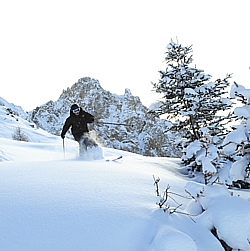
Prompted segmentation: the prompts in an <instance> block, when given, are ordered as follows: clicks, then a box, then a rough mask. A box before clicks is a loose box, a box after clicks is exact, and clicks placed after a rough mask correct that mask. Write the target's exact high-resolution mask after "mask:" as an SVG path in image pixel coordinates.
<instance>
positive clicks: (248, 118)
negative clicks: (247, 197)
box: [223, 83, 250, 188]
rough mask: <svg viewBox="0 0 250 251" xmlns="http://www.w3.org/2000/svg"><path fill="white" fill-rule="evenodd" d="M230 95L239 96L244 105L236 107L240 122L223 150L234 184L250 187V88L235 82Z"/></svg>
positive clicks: (238, 98) (235, 112)
mask: <svg viewBox="0 0 250 251" xmlns="http://www.w3.org/2000/svg"><path fill="white" fill-rule="evenodd" d="M230 96H231V97H232V98H237V101H239V102H241V103H242V106H241V107H239V106H237V107H236V108H235V109H234V115H235V116H236V121H239V122H240V123H239V124H238V125H234V126H233V131H232V132H230V133H229V134H228V135H227V137H226V138H225V140H224V142H223V145H224V147H223V151H224V154H225V158H226V159H227V161H228V165H229V166H231V169H230V174H229V176H230V177H231V181H232V185H234V186H238V187H240V188H250V135H249V133H250V90H249V89H245V87H244V86H242V85H238V84H236V83H234V84H233V85H232V87H231V92H230Z"/></svg>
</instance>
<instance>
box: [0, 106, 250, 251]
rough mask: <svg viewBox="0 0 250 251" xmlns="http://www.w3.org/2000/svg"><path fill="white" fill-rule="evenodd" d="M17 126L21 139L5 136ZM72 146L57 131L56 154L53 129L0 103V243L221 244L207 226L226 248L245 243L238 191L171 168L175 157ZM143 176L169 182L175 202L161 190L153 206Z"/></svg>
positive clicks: (152, 249)
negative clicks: (163, 201) (81, 150)
mask: <svg viewBox="0 0 250 251" xmlns="http://www.w3.org/2000/svg"><path fill="white" fill-rule="evenodd" d="M17 126H20V127H21V128H22V130H23V132H25V133H26V134H27V135H28V137H29V139H30V142H19V141H14V140H12V139H11V135H12V133H13V129H14V128H15V127H17ZM77 151H78V146H77V143H76V142H74V141H71V140H69V139H66V140H65V156H64V154H63V148H62V140H61V138H60V137H57V136H53V135H50V134H48V133H46V132H44V131H42V130H40V129H36V128H34V127H32V126H30V124H29V123H27V122H26V121H24V120H22V119H20V118H18V119H13V117H9V115H6V109H5V107H4V106H0V250H1V251H24V250H25V251H26V250H32V251H33V250H36V251H40V250H41V251H57V250H58V251H59V250H60V251H64V250H65V251H69V250H72V251H78V250H79V251H80V250H81V251H83V250H86V251H90V250H91V251H92V250H102V251H104V250H108V251H117V250H119V251H141V250H144V251H158V250H160V251H169V250H171V251H173V250H174V251H175V250H179V251H182V250H183V251H195V250H199V251H211V250H213V251H217V250H218V251H220V250H224V248H223V247H222V245H221V243H220V242H219V241H218V239H216V238H215V237H214V235H212V234H211V231H210V230H211V229H212V228H213V227H215V228H216V229H217V235H218V236H219V237H220V238H222V239H223V240H224V241H226V242H227V244H228V245H229V246H231V247H232V248H234V249H235V250H236V249H240V250H250V244H249V240H250V204H249V201H248V200H249V192H248V191H244V190H242V191H240V190H239V191H234V196H231V194H230V193H229V191H228V190H227V189H226V188H225V187H224V186H220V185H214V186H204V185H203V184H200V183H197V182H195V181H192V180H190V179H189V178H187V177H186V176H184V175H183V174H181V170H182V167H181V163H180V160H179V159H170V158H157V157H143V156H140V155H136V154H132V153H128V152H122V151H118V150H114V149H108V148H102V151H103V152H102V155H100V148H99V149H97V150H92V155H86V156H85V157H83V158H79V157H77ZM121 154H122V155H123V158H122V159H121V160H118V161H108V162H107V161H106V159H112V158H114V157H116V156H119V155H121ZM95 155H98V159H97V160H94V157H96V156H95ZM153 175H154V177H156V178H157V177H160V179H161V181H160V183H159V188H160V192H161V193H162V192H163V191H164V190H165V189H166V187H167V185H170V191H171V192H173V193H174V194H170V197H173V198H174V199H175V201H177V202H178V203H180V204H182V205H181V206H180V208H178V209H177V210H176V212H173V210H174V209H176V206H177V204H176V202H175V201H174V200H171V198H169V200H168V201H167V203H168V205H169V207H170V208H169V209H167V210H166V211H165V212H164V211H163V209H162V208H159V206H158V205H156V202H159V198H158V197H156V192H155V186H154V180H153ZM185 190H187V191H188V192H189V194H188V193H187V192H185ZM176 194H178V195H182V196H185V197H189V198H184V197H180V196H177V195H176ZM197 194H199V196H197ZM190 195H192V196H193V197H194V198H196V200H194V199H191V198H190ZM171 210H172V211H171ZM170 212H172V213H170Z"/></svg>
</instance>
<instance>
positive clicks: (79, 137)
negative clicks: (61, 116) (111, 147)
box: [61, 104, 97, 156]
mask: <svg viewBox="0 0 250 251" xmlns="http://www.w3.org/2000/svg"><path fill="white" fill-rule="evenodd" d="M93 122H94V116H93V115H91V114H90V113H88V112H85V111H84V110H83V109H82V108H81V107H79V106H78V105H77V104H73V105H72V106H71V108H70V116H69V117H68V118H67V119H66V121H65V123H64V126H63V129H62V133H61V138H62V139H64V138H65V134H66V133H67V131H68V130H69V128H70V127H71V132H72V135H73V136H74V139H75V140H76V141H77V142H78V143H79V154H80V156H82V155H83V154H84V152H86V151H87V147H93V146H97V144H96V143H95V141H94V140H93V139H91V138H90V137H89V135H88V132H89V129H88V125H87V123H93Z"/></svg>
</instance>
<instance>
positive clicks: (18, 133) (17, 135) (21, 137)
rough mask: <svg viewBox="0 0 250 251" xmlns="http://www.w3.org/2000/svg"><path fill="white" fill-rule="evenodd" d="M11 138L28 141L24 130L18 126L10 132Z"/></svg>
mask: <svg viewBox="0 0 250 251" xmlns="http://www.w3.org/2000/svg"><path fill="white" fill-rule="evenodd" d="M12 139H14V140H18V141H26V142H28V141H29V138H28V136H27V135H26V134H25V133H24V132H22V130H21V128H20V127H17V128H16V130H15V132H14V133H13V134H12Z"/></svg>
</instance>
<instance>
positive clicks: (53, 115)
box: [28, 77, 178, 157]
mask: <svg viewBox="0 0 250 251" xmlns="http://www.w3.org/2000/svg"><path fill="white" fill-rule="evenodd" d="M74 103H77V104H79V105H80V106H81V107H82V108H83V109H84V110H86V111H87V112H89V113H91V114H93V115H94V116H95V121H96V122H109V123H110V122H111V123H118V124H126V125H127V126H124V125H110V124H100V123H99V124H98V123H95V124H94V125H92V126H91V127H90V129H91V130H93V131H95V132H97V137H98V140H99V142H100V144H101V145H103V146H106V147H109V148H115V149H119V150H125V151H129V152H134V153H139V154H142V155H146V156H169V157H176V156H178V152H176V151H173V149H172V145H171V140H170V137H171V135H169V137H168V136H166V135H164V134H163V131H164V129H165V128H166V125H167V123H168V122H166V121H165V120H161V119H158V118H154V117H153V115H151V114H149V113H148V109H147V107H145V106H144V105H143V104H142V103H141V101H140V99H139V97H135V96H133V95H132V94H131V92H130V90H129V89H126V90H125V93H124V95H116V94H112V93H110V92H109V91H106V90H104V89H103V88H102V87H101V85H100V83H99V81H98V80H95V79H91V78H88V77H86V78H81V79H79V80H78V82H77V83H75V84H74V85H72V87H71V88H68V89H67V90H63V92H62V94H61V95H60V97H59V99H58V100H57V101H55V102H53V101H49V102H47V103H46V104H44V105H41V106H39V107H37V108H36V109H34V110H33V111H31V112H29V116H28V119H29V121H30V122H34V123H35V124H36V125H37V126H38V127H39V128H42V129H44V130H46V131H47V132H49V133H52V134H54V135H60V133H61V130H62V126H63V123H64V122H65V120H66V118H67V117H68V116H69V109H70V106H71V105H72V104H74ZM68 137H70V135H69V133H68Z"/></svg>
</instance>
